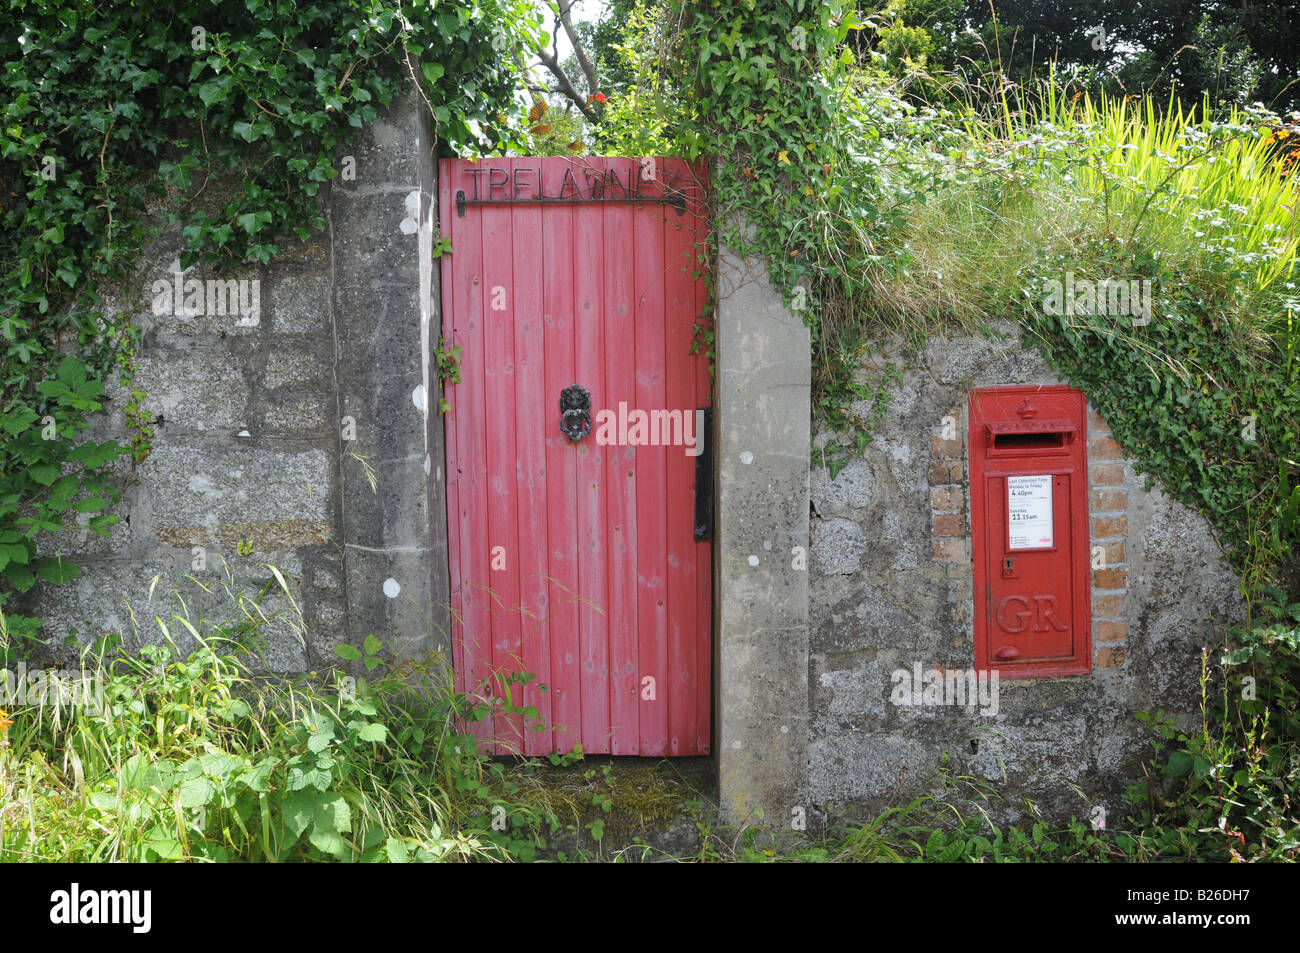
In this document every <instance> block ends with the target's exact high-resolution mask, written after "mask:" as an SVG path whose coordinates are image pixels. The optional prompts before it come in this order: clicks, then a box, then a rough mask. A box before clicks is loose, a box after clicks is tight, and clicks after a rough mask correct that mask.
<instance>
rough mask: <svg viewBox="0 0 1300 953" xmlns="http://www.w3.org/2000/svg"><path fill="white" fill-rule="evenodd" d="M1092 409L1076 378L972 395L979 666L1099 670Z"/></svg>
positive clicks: (1038, 672)
mask: <svg viewBox="0 0 1300 953" xmlns="http://www.w3.org/2000/svg"><path fill="white" fill-rule="evenodd" d="M1086 408H1087V404H1086V401H1085V398H1084V395H1083V393H1082V392H1081V391H1079V390H1076V389H1074V388H1071V387H1063V386H1055V387H989V388H981V389H978V390H973V391H971V393H970V430H969V444H968V450H969V459H970V480H971V482H970V494H971V553H972V559H973V563H974V582H975V597H976V598H975V602H976V606H975V610H976V611H975V619H974V629H975V667H976V669H978V670H990V669H991V670H996V671H997V672H998V674H999V677H1002V678H1030V677H1045V676H1054V675H1081V674H1086V673H1088V672H1090V671H1091V670H1092V632H1091V628H1092V606H1091V577H1090V549H1089V542H1090V537H1089V533H1088V526H1089V524H1088V461H1087V445H1088V443H1087V431H1086V425H1087V418H1086Z"/></svg>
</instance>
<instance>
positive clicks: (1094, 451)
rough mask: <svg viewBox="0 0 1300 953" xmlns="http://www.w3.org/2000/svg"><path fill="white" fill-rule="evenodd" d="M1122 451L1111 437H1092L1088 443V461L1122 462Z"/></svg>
mask: <svg viewBox="0 0 1300 953" xmlns="http://www.w3.org/2000/svg"><path fill="white" fill-rule="evenodd" d="M1123 458H1124V451H1123V450H1122V449H1121V448H1120V445H1119V444H1117V443H1116V442H1115V440H1114V438H1112V437H1094V438H1093V439H1091V440H1089V441H1088V459H1089V460H1122V459H1123Z"/></svg>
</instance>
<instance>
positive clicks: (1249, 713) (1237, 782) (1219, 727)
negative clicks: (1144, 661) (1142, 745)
mask: <svg viewBox="0 0 1300 953" xmlns="http://www.w3.org/2000/svg"><path fill="white" fill-rule="evenodd" d="M1276 615H1277V616H1279V617H1281V618H1284V619H1286V621H1285V622H1275V623H1272V624H1269V625H1262V626H1256V627H1246V626H1239V627H1235V628H1233V630H1232V632H1231V633H1230V639H1229V644H1228V647H1227V649H1226V650H1225V652H1224V654H1223V656H1222V658H1221V660H1220V661H1221V664H1222V670H1221V671H1215V672H1212V671H1211V668H1210V661H1209V659H1210V654H1209V652H1208V651H1207V652H1205V653H1204V655H1203V658H1202V664H1201V693H1202V704H1203V709H1204V711H1203V714H1204V719H1203V721H1202V724H1201V727H1200V730H1193V731H1186V730H1182V729H1180V728H1179V727H1178V726H1177V724H1176V723H1175V722H1174V721H1173V719H1171V718H1169V717H1168V716H1166V715H1163V714H1161V713H1157V714H1155V715H1150V714H1147V715H1143V716H1140V717H1142V718H1143V720H1144V721H1146V722H1147V723H1148V724H1149V725H1150V726H1151V728H1152V730H1153V732H1155V735H1156V758H1155V759H1154V760H1153V762H1152V764H1153V766H1154V767H1155V768H1156V769H1157V777H1156V778H1153V779H1152V781H1151V782H1150V783H1149V785H1148V786H1146V788H1145V789H1143V788H1141V787H1139V788H1138V789H1136V790H1135V791H1134V792H1133V797H1134V799H1135V800H1136V801H1137V802H1138V803H1140V804H1141V805H1142V806H1144V807H1145V808H1146V818H1145V824H1144V827H1145V831H1144V833H1145V835H1146V837H1147V838H1148V839H1149V840H1150V841H1151V842H1153V843H1154V844H1156V845H1158V846H1159V847H1160V848H1161V849H1162V850H1163V851H1164V852H1165V853H1166V854H1169V855H1171V856H1175V857H1180V858H1181V859H1189V860H1190V859H1200V860H1223V861H1228V860H1237V861H1240V860H1248V861H1259V860H1265V861H1276V860H1288V861H1295V860H1296V859H1298V858H1300V803H1297V801H1296V799H1295V798H1294V797H1293V794H1294V792H1295V791H1296V790H1297V789H1300V690H1298V688H1297V686H1300V604H1294V605H1292V606H1290V607H1289V608H1287V609H1283V608H1279V609H1278V611H1277V612H1276ZM1212 676H1213V678H1212ZM1216 680H1217V681H1218V683H1219V685H1220V688H1221V696H1220V697H1219V698H1218V699H1216V700H1215V701H1214V702H1213V703H1212V702H1211V701H1210V698H1209V697H1208V696H1209V694H1210V686H1211V683H1212V681H1216Z"/></svg>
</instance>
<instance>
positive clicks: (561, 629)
mask: <svg viewBox="0 0 1300 953" xmlns="http://www.w3.org/2000/svg"><path fill="white" fill-rule="evenodd" d="M538 162H539V163H540V164H541V169H542V182H543V188H544V189H545V194H546V195H558V194H559V193H560V188H561V186H562V184H563V182H564V173H565V170H566V169H567V168H568V160H562V159H549V160H540V159H539V160H538ZM541 215H542V238H541V241H542V321H543V323H544V325H545V330H544V332H543V336H544V338H545V342H544V346H545V361H546V372H545V378H546V393H545V396H544V398H543V401H542V407H543V418H544V420H545V426H544V428H543V431H542V432H543V433H544V434H545V445H546V527H547V557H548V567H549V572H550V579H549V585H548V593H547V595H548V599H547V601H548V604H549V605H550V622H551V627H550V632H551V646H550V655H551V662H550V664H551V676H550V682H549V684H548V685H547V689H548V694H549V695H550V698H551V725H552V726H553V730H552V732H551V735H550V741H551V745H552V747H553V750H555V751H561V752H566V753H567V752H569V751H572V750H573V747H574V745H576V744H577V743H579V742H580V741H581V740H582V644H581V638H580V634H579V606H580V603H579V601H578V592H579V581H578V521H577V512H578V452H577V449H576V448H575V447H572V446H570V445H569V441H568V439H567V438H565V436H564V435H563V434H562V433H560V392H561V391H562V390H564V388H566V387H568V386H569V385H571V384H574V383H576V382H577V377H576V371H575V369H574V353H575V348H576V343H575V330H576V323H575V321H574V285H573V273H574V269H575V268H576V267H577V266H578V263H577V262H576V261H575V260H574V255H573V253H574V244H575V242H574V224H575V218H576V212H575V211H574V209H573V207H572V206H568V205H550V206H545V207H544V208H543V210H542V213H541Z"/></svg>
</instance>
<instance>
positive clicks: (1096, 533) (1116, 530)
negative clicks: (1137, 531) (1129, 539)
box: [1092, 516, 1128, 539]
mask: <svg viewBox="0 0 1300 953" xmlns="http://www.w3.org/2000/svg"><path fill="white" fill-rule="evenodd" d="M1127 535H1128V517H1127V516H1095V517H1093V520H1092V538H1093V539H1106V538H1107V537H1110V536H1127Z"/></svg>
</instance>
